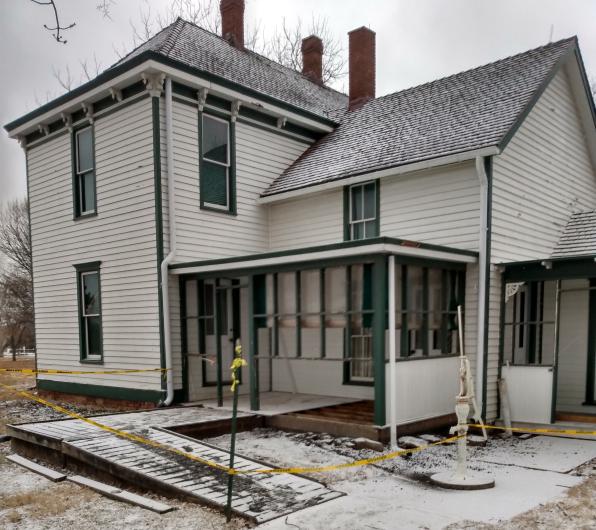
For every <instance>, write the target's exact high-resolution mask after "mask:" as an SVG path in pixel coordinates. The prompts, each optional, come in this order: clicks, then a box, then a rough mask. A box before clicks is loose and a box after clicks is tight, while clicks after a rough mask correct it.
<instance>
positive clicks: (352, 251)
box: [170, 243, 477, 275]
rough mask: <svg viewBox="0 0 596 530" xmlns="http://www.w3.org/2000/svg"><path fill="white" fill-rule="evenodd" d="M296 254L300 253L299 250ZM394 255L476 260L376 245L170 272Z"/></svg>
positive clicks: (183, 272) (409, 248)
mask: <svg viewBox="0 0 596 530" xmlns="http://www.w3.org/2000/svg"><path fill="white" fill-rule="evenodd" d="M298 252H299V249H298ZM382 253H385V254H395V255H396V256H413V257H418V258H427V259H434V260H441V261H451V262H457V263H476V261H477V259H476V257H475V256H470V255H467V254H458V253H456V252H448V251H441V250H433V249H426V248H420V247H414V246H411V247H410V246H404V245H393V244H385V243H377V244H374V245H362V246H361V247H351V248H342V249H336V250H322V251H321V252H308V253H304V254H299V253H298V254H291V255H288V256H279V257H272V258H263V259H247V260H245V261H235V262H231V263H230V262H228V263H214V264H213V265H209V264H206V265H197V266H189V267H184V268H180V269H173V270H171V271H170V273H171V274H175V275H181V274H200V273H206V272H218V271H233V270H240V269H252V268H257V267H271V266H276V265H287V264H292V263H304V262H307V261H314V260H317V261H320V260H326V259H333V258H344V257H353V256H369V255H371V254H382Z"/></svg>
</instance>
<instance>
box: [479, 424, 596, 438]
mask: <svg viewBox="0 0 596 530" xmlns="http://www.w3.org/2000/svg"><path fill="white" fill-rule="evenodd" d="M468 427H477V428H479V429H482V428H484V429H496V430H499V431H512V432H527V433H535V434H583V435H587V436H596V431H578V430H576V429H526V428H524V427H511V428H509V427H501V426H499V425H480V424H479V423H471V424H469V425H468Z"/></svg>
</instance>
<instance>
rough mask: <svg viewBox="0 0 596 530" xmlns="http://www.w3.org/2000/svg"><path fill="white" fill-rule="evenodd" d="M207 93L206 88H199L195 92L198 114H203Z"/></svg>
mask: <svg viewBox="0 0 596 530" xmlns="http://www.w3.org/2000/svg"><path fill="white" fill-rule="evenodd" d="M208 93H209V89H208V88H206V87H203V88H200V89H199V90H197V99H198V100H199V103H198V106H199V112H203V109H204V108H205V102H206V101H207V94H208Z"/></svg>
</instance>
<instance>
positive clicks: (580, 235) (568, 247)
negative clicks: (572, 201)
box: [551, 210, 596, 258]
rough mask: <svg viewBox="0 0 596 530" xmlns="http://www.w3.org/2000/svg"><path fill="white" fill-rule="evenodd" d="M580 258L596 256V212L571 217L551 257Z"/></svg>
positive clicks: (575, 214) (576, 214)
mask: <svg viewBox="0 0 596 530" xmlns="http://www.w3.org/2000/svg"><path fill="white" fill-rule="evenodd" d="M578 256H596V210H593V211H591V212H581V213H574V214H573V215H572V216H571V218H570V219H569V222H568V223H567V226H566V227H565V230H564V231H563V235H562V236H561V239H559V242H558V243H557V246H556V247H555V250H554V251H553V253H552V256H551V257H553V258H574V257H578Z"/></svg>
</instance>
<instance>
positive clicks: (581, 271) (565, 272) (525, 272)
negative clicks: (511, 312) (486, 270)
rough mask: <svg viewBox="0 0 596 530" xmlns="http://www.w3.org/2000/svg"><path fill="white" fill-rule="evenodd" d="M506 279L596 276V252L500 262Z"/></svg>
mask: <svg viewBox="0 0 596 530" xmlns="http://www.w3.org/2000/svg"><path fill="white" fill-rule="evenodd" d="M498 266H499V267H501V268H502V269H503V273H504V278H505V281H510V282H515V281H532V280H565V279H571V278H596V253H595V254H593V255H591V256H564V257H553V258H546V259H537V260H529V261H513V262H509V263H500V264H499V265H498Z"/></svg>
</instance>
